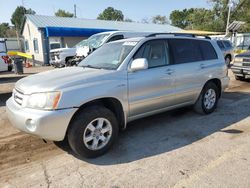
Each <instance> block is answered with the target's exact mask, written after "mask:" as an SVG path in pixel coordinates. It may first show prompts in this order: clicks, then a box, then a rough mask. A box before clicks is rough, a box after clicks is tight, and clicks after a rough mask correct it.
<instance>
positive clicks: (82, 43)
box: [73, 39, 88, 48]
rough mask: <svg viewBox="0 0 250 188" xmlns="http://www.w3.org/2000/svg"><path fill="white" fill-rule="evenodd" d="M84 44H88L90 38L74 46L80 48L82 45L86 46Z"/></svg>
mask: <svg viewBox="0 0 250 188" xmlns="http://www.w3.org/2000/svg"><path fill="white" fill-rule="evenodd" d="M84 46H88V40H86V39H85V40H82V41H81V42H79V43H77V44H76V45H75V46H74V47H73V48H80V47H84Z"/></svg>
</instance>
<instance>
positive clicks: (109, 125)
mask: <svg viewBox="0 0 250 188" xmlns="http://www.w3.org/2000/svg"><path fill="white" fill-rule="evenodd" d="M102 121H103V123H100V124H102V126H105V127H104V128H103V127H102V129H100V127H99V129H98V123H99V122H102ZM91 123H92V124H91ZM91 125H92V126H91ZM90 128H91V129H92V130H91V129H90ZM105 129H106V130H110V131H108V132H105V133H104V130H105ZM102 131H103V132H102ZM118 132H119V128H118V123H117V119H116V117H115V115H114V113H113V112H111V111H110V110H109V109H107V108H105V107H103V106H92V107H88V108H85V109H83V110H82V111H80V112H79V113H78V114H77V116H76V117H75V118H74V120H73V121H72V122H71V124H70V127H69V130H68V133H67V136H68V142H69V145H70V147H71V149H72V150H73V152H74V153H76V154H77V155H79V156H81V157H86V158H95V157H98V156H101V155H103V154H104V153H106V152H107V151H108V150H109V149H110V148H111V146H112V145H113V144H114V143H115V141H116V140H117V137H118ZM89 138H92V139H89ZM101 138H102V139H103V138H106V141H103V140H102V139H101ZM88 139H89V140H88ZM97 140H98V141H97ZM104 140H105V139H104ZM95 141H96V142H95ZM105 142H106V143H105ZM95 143H97V144H95ZM91 147H92V148H91ZM93 148H95V149H93Z"/></svg>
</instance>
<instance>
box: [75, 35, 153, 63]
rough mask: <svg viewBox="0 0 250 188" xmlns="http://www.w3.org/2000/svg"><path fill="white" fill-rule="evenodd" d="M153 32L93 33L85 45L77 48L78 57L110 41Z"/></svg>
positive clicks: (80, 57)
mask: <svg viewBox="0 0 250 188" xmlns="http://www.w3.org/2000/svg"><path fill="white" fill-rule="evenodd" d="M149 34H151V33H149V32H131V31H110V32H103V33H98V34H95V35H92V36H91V37H89V38H88V39H87V40H86V41H85V42H84V45H81V46H78V47H77V48H76V57H77V58H79V59H83V58H85V57H86V56H87V55H88V54H89V53H90V52H92V51H94V50H95V49H97V48H99V47H100V46H102V45H103V44H105V43H109V42H112V41H116V40H121V39H126V38H134V37H144V36H147V35H149Z"/></svg>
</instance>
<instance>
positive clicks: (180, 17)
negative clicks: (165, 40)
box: [170, 8, 194, 29]
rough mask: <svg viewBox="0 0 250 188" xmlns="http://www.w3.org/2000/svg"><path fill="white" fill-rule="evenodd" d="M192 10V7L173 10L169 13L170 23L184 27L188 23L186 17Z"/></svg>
mask: <svg viewBox="0 0 250 188" xmlns="http://www.w3.org/2000/svg"><path fill="white" fill-rule="evenodd" d="M193 11H194V9H193V8H191V9H183V10H174V11H173V12H171V14H170V20H171V23H172V25H174V26H176V27H180V28H182V29H185V28H186V27H187V26H189V25H190V22H189V19H188V17H189V15H190V14H192V13H193Z"/></svg>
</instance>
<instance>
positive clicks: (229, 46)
mask: <svg viewBox="0 0 250 188" xmlns="http://www.w3.org/2000/svg"><path fill="white" fill-rule="evenodd" d="M223 43H224V45H225V46H226V47H227V48H232V44H231V42H230V41H223Z"/></svg>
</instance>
